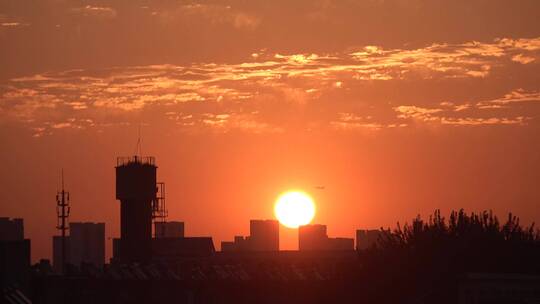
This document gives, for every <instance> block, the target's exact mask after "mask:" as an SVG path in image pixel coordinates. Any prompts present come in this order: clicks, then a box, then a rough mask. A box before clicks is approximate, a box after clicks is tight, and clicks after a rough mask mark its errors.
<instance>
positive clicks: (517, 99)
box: [393, 89, 540, 126]
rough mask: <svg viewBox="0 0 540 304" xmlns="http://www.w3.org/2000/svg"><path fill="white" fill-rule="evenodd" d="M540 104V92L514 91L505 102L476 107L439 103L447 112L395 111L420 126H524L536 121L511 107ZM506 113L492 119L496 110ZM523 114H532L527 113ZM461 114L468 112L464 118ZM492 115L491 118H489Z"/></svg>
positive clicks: (410, 107) (486, 102)
mask: <svg viewBox="0 0 540 304" xmlns="http://www.w3.org/2000/svg"><path fill="white" fill-rule="evenodd" d="M535 102H540V92H526V91H524V90H523V89H517V90H514V91H512V92H510V93H508V94H505V95H504V96H503V97H502V98H496V99H490V100H483V101H478V102H475V103H473V104H471V103H466V104H460V105H456V104H455V103H452V102H443V103H440V105H441V106H444V108H423V107H418V106H413V105H402V106H397V107H394V108H393V109H394V111H395V112H397V113H398V115H397V117H398V118H400V119H405V120H410V119H412V120H415V121H417V122H421V123H436V124H442V125H455V126H478V125H525V124H526V123H527V121H529V120H531V119H533V117H530V116H526V115H520V114H511V115H512V116H508V115H509V113H515V111H516V110H520V109H519V108H512V107H511V106H512V105H514V104H515V105H518V104H524V103H535ZM504 108H506V109H507V110H511V111H505V112H501V113H499V114H498V116H493V115H494V114H493V110H504ZM521 111H523V112H525V113H527V114H529V115H530V114H531V112H528V111H527V110H526V109H521ZM462 112H467V113H466V114H462ZM489 115H492V116H489Z"/></svg>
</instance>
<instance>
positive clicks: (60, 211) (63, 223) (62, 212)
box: [56, 169, 70, 272]
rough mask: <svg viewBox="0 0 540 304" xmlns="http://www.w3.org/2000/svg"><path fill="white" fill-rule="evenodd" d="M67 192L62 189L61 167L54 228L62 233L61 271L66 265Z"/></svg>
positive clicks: (68, 208) (68, 209)
mask: <svg viewBox="0 0 540 304" xmlns="http://www.w3.org/2000/svg"><path fill="white" fill-rule="evenodd" d="M69 211H70V207H69V192H67V191H65V189H64V169H62V190H61V191H58V192H57V193H56V215H57V223H56V224H57V225H56V229H58V230H60V232H61V234H62V272H64V271H65V267H66V251H67V250H66V231H67V230H68V229H69V228H68V217H69Z"/></svg>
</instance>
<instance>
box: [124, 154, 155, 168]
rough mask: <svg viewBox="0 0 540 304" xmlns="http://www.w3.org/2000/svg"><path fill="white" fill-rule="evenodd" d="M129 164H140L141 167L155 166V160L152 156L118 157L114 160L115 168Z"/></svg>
mask: <svg viewBox="0 0 540 304" xmlns="http://www.w3.org/2000/svg"><path fill="white" fill-rule="evenodd" d="M130 164H141V165H151V166H155V165H156V159H155V157H153V156H137V155H135V156H120V157H117V158H116V166H117V167H120V166H127V165H130Z"/></svg>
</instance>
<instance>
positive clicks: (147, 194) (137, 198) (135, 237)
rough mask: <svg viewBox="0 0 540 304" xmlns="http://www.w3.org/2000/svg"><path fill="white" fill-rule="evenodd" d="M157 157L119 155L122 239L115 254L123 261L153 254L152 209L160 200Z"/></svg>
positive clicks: (146, 258) (145, 257) (117, 183)
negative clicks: (158, 196) (158, 195)
mask: <svg viewBox="0 0 540 304" xmlns="http://www.w3.org/2000/svg"><path fill="white" fill-rule="evenodd" d="M156 171H157V167H156V165H155V159H154V157H140V156H133V157H119V158H118V159H117V164H116V199H118V200H120V240H118V244H116V246H115V247H116V248H115V252H114V256H115V258H118V259H119V260H120V261H122V262H126V263H130V262H145V261H148V260H150V258H151V245H152V243H151V242H152V212H153V207H154V204H155V201H156V200H157V190H158V188H157V187H156V185H157V183H156Z"/></svg>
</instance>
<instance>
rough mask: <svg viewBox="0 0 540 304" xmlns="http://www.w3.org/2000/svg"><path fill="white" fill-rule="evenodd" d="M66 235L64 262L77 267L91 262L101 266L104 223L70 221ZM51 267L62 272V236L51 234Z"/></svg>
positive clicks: (103, 250) (103, 261)
mask: <svg viewBox="0 0 540 304" xmlns="http://www.w3.org/2000/svg"><path fill="white" fill-rule="evenodd" d="M69 231H70V235H69V236H66V240H65V245H66V250H65V252H66V258H65V263H66V264H70V265H74V266H77V267H79V266H80V265H81V264H83V263H86V264H92V265H95V266H97V267H100V268H101V267H103V264H104V263H105V223H87V222H86V223H76V222H73V223H70V224H69ZM52 256H53V269H54V271H55V272H62V271H63V266H62V237H61V236H53V255H52Z"/></svg>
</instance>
